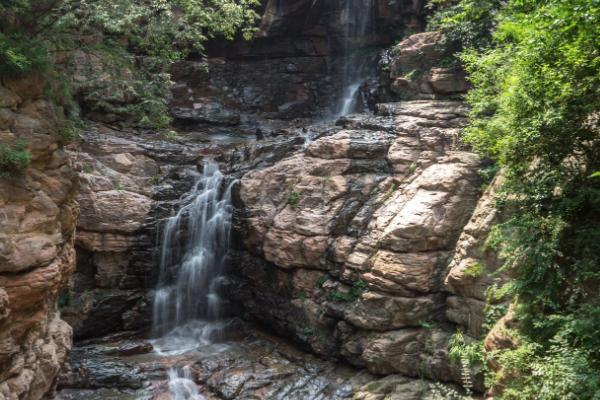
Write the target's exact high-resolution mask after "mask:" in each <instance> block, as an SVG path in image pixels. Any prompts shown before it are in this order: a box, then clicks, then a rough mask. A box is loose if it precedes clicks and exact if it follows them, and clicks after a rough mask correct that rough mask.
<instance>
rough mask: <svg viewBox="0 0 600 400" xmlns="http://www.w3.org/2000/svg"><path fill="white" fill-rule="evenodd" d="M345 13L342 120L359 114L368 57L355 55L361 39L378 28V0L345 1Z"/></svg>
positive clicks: (343, 16) (338, 112)
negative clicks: (355, 45) (376, 24)
mask: <svg viewBox="0 0 600 400" xmlns="http://www.w3.org/2000/svg"><path fill="white" fill-rule="evenodd" d="M344 3H345V4H344V8H343V9H342V12H341V23H342V26H344V52H345V57H344V69H343V91H342V98H341V103H340V105H339V109H338V111H337V116H338V117H341V116H344V115H347V114H350V113H351V112H353V111H355V110H356V108H357V105H358V95H359V92H360V87H361V86H362V84H363V83H364V81H365V80H366V78H367V75H368V73H369V70H370V69H369V65H368V60H367V57H364V56H362V55H361V54H360V52H358V53H356V52H355V53H352V48H353V45H354V44H355V42H356V41H357V39H361V38H363V37H364V36H366V35H367V34H368V33H369V31H370V29H373V27H374V26H375V22H376V21H375V20H376V12H375V6H376V4H375V0H345V2H344Z"/></svg>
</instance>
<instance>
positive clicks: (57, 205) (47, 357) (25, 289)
mask: <svg viewBox="0 0 600 400" xmlns="http://www.w3.org/2000/svg"><path fill="white" fill-rule="evenodd" d="M43 87H44V82H43V80H42V79H39V78H38V77H36V76H30V77H27V78H24V79H19V80H4V81H3V82H2V85H0V144H2V145H3V146H7V147H9V146H11V145H12V144H14V143H16V142H17V141H24V142H26V143H27V150H28V151H29V152H30V153H31V163H30V165H29V166H28V167H27V168H26V169H25V170H24V171H22V172H14V173H13V174H12V175H7V174H4V175H3V176H2V177H1V178H0V399H2V400H4V399H6V400H16V399H19V400H37V399H40V398H42V396H43V395H44V394H46V393H47V392H48V391H49V390H51V389H52V387H53V385H54V381H55V377H56V375H57V374H58V371H59V369H60V366H61V364H62V363H63V361H64V360H65V358H66V353H67V351H68V350H69V348H70V347H71V327H70V326H69V325H67V324H66V323H65V322H64V321H63V320H62V319H61V318H60V316H59V313H58V310H57V306H56V302H57V298H58V297H59V293H60V292H61V291H62V290H63V289H64V288H65V287H66V285H67V283H68V280H69V277H70V275H71V273H72V272H73V270H74V269H75V250H74V246H73V240H74V234H75V220H76V218H77V213H78V207H77V204H76V202H75V199H74V198H75V194H76V190H77V175H76V173H75V172H74V171H73V169H72V168H71V164H70V162H69V157H68V155H67V153H66V152H65V150H64V148H63V144H62V136H61V127H60V123H59V120H57V118H56V113H55V110H54V109H53V107H52V105H51V104H50V103H49V102H48V101H47V100H45V99H44V97H43V95H42V91H43Z"/></svg>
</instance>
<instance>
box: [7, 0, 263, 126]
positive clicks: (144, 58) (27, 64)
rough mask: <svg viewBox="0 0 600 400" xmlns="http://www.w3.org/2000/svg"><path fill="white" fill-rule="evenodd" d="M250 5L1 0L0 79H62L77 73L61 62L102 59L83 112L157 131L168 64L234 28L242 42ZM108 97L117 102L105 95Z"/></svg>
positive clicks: (216, 0) (249, 27) (235, 1)
mask: <svg viewBox="0 0 600 400" xmlns="http://www.w3.org/2000/svg"><path fill="white" fill-rule="evenodd" d="M258 4H259V1H258V0H170V1H165V0H115V1H112V0H87V1H80V0H6V1H3V2H2V4H1V5H0V74H3V75H23V74H27V73H30V72H32V71H34V70H37V71H39V70H47V69H48V67H49V68H50V70H52V71H54V72H56V71H60V72H62V73H63V79H64V80H68V79H70V78H72V77H73V75H76V74H79V73H81V72H82V71H81V70H74V69H72V68H71V69H68V66H69V64H70V63H68V62H67V63H65V58H68V56H69V55H73V54H74V53H73V51H74V50H82V51H83V52H84V53H86V54H92V55H94V56H96V57H97V59H99V60H102V62H101V64H100V65H91V66H90V68H89V73H88V74H86V75H85V77H84V79H83V80H85V81H89V84H90V87H89V88H86V90H85V97H88V98H89V97H92V101H91V102H89V104H86V107H88V108H91V110H86V111H93V112H97V113H112V114H115V115H117V116H118V117H120V118H122V119H123V120H129V121H130V122H131V123H133V124H135V125H139V126H144V127H163V126H165V125H167V124H168V123H169V121H170V119H169V114H168V108H167V105H166V97H167V96H168V94H169V88H170V80H169V74H168V71H169V66H170V65H171V64H172V63H173V62H174V61H177V60H180V59H182V58H184V57H185V56H186V55H187V54H188V53H189V52H190V51H196V52H202V50H203V44H204V43H205V42H206V40H207V39H209V38H212V37H215V36H223V37H225V38H229V39H230V38H233V37H234V36H235V35H236V33H237V32H240V31H241V32H242V34H243V35H244V36H245V37H248V36H249V35H250V34H251V33H252V32H253V24H254V22H255V20H256V19H257V14H256V12H254V11H253V8H254V7H255V6H256V5H258ZM56 62H59V63H60V64H61V65H60V66H58V67H57V66H56ZM52 81H56V77H55V79H53V80H52ZM94 94H95V95H97V96H94ZM115 94H116V95H117V96H119V99H118V100H119V101H113V100H114V98H111V95H112V96H113V97H114V95H115ZM122 98H125V99H126V100H125V101H122ZM79 100H82V101H85V100H87V99H85V98H84V99H79ZM66 111H67V113H68V114H72V113H73V112H72V110H66Z"/></svg>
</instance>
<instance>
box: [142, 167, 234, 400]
mask: <svg viewBox="0 0 600 400" xmlns="http://www.w3.org/2000/svg"><path fill="white" fill-rule="evenodd" d="M234 183H235V182H231V183H230V184H229V185H227V187H225V188H224V184H225V176H224V175H223V174H222V173H221V171H220V170H219V167H218V165H217V164H216V163H215V162H213V161H206V162H205V163H204V168H203V172H202V174H199V175H198V177H197V179H196V182H195V184H194V186H193V188H192V190H191V191H190V192H189V193H188V194H187V195H185V196H184V197H183V198H182V199H181V200H180V204H181V205H182V206H181V208H180V209H179V211H178V212H177V214H175V215H174V216H172V217H170V218H168V219H167V220H166V221H165V224H164V227H163V230H162V241H161V254H160V276H159V284H158V288H157V289H156V292H155V296H154V307H153V328H154V332H155V334H157V335H161V336H160V338H159V339H156V340H155V341H154V347H155V349H156V350H157V351H158V352H159V353H163V354H171V355H173V354H182V353H185V352H188V351H193V350H195V349H197V348H198V347H199V346H201V345H208V344H210V343H211V341H213V340H214V339H215V336H216V335H218V333H219V332H221V330H222V328H223V327H224V325H225V324H226V322H225V321H222V320H220V317H221V299H220V297H219V293H218V286H219V280H220V279H221V278H222V276H223V274H222V272H223V267H224V258H225V256H226V254H227V249H228V247H229V237H230V230H231V220H232V212H233V205H232V203H231V189H232V186H233V184H234ZM169 391H170V392H171V398H172V399H174V400H202V399H204V397H202V396H201V395H200V394H198V388H197V387H196V384H195V383H194V382H193V380H192V378H191V372H190V371H189V368H183V369H175V368H172V369H171V370H170V371H169Z"/></svg>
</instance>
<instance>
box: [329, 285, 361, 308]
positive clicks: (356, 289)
mask: <svg viewBox="0 0 600 400" xmlns="http://www.w3.org/2000/svg"><path fill="white" fill-rule="evenodd" d="M367 288H368V285H367V282H365V281H363V280H360V279H359V280H356V281H354V282H352V287H351V288H350V290H348V291H347V292H342V291H340V290H334V291H333V292H331V293H330V295H329V298H330V299H331V300H332V301H335V302H338V303H351V302H353V301H356V300H357V299H358V298H359V297H360V296H361V295H362V294H363V293H364V292H365V291H366V290H367Z"/></svg>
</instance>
